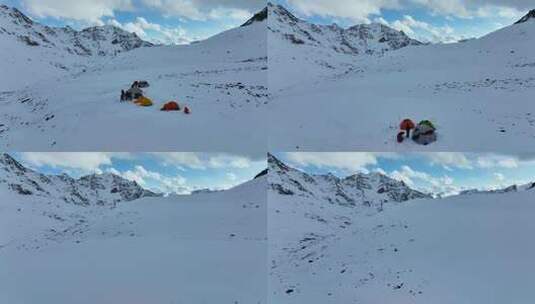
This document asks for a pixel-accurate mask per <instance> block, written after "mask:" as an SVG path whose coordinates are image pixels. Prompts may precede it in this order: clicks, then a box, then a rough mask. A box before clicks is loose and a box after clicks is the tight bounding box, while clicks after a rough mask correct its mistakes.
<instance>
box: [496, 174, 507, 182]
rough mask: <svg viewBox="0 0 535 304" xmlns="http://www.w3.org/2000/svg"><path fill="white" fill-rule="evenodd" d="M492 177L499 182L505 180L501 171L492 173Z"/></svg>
mask: <svg viewBox="0 0 535 304" xmlns="http://www.w3.org/2000/svg"><path fill="white" fill-rule="evenodd" d="M494 179H496V181H498V182H500V183H501V182H503V181H505V176H504V175H503V174H501V173H494Z"/></svg>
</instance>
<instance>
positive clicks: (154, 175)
mask: <svg viewBox="0 0 535 304" xmlns="http://www.w3.org/2000/svg"><path fill="white" fill-rule="evenodd" d="M108 171H109V172H110V173H114V174H116V175H119V176H122V177H124V178H126V179H128V180H132V181H135V182H137V183H138V184H139V185H140V186H142V187H145V188H150V189H152V190H155V191H157V192H160V193H177V194H188V193H190V192H191V191H192V190H193V188H192V187H190V186H188V185H187V180H186V179H185V178H184V177H182V176H180V175H175V176H165V175H162V174H160V173H158V172H154V171H149V170H147V169H145V168H144V167H143V166H140V165H138V166H135V168H134V169H133V170H128V171H125V172H122V173H121V172H119V171H118V170H116V169H114V168H111V169H110V170H108Z"/></svg>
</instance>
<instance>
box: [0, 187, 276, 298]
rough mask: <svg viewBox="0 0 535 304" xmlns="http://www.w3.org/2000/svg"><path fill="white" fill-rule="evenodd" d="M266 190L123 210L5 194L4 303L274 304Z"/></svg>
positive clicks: (0, 222)
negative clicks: (271, 300) (269, 293)
mask: <svg viewBox="0 0 535 304" xmlns="http://www.w3.org/2000/svg"><path fill="white" fill-rule="evenodd" d="M92 181H96V180H95V179H94V178H89V179H88V180H86V181H85V182H86V183H91V182H92ZM266 183H267V180H266V177H263V178H259V179H255V180H253V181H250V182H247V183H245V184H242V185H240V186H238V187H235V188H233V189H230V190H226V191H220V192H214V193H205V194H197V195H188V196H178V195H172V196H169V197H165V198H164V197H144V198H140V199H137V200H135V201H131V202H128V203H121V204H117V206H116V208H102V207H98V206H85V207H84V206H80V205H75V204H66V203H65V202H64V201H62V200H58V199H53V198H49V197H41V196H35V195H19V194H17V193H15V192H13V191H11V190H7V188H6V187H0V268H1V269H2V270H3V271H2V272H1V273H0V285H1V286H2V292H1V293H0V302H2V303H4V302H5V303H13V304H23V303H34V302H39V303H44V304H63V303H73V302H76V303H81V304H85V303H88V304H89V303H192V304H202V303H259V304H266V303H267V299H266V292H267V291H266V277H267V269H266V267H267V263H266V259H267V250H266V248H267V247H266V246H267V240H266V237H267V232H266V227H267V223H266V221H267V217H266V205H267V204H266ZM98 184H100V182H99V183H98ZM65 195H68V194H67V193H66V194H65ZM81 261H82V262H81ZM28 273H31V274H32V275H27V274H28ZM21 286H24V290H22V289H21V288H20V287H21ZM51 290H53V291H54V292H50V291H51ZM28 291H31V292H28ZM207 291H209V292H207Z"/></svg>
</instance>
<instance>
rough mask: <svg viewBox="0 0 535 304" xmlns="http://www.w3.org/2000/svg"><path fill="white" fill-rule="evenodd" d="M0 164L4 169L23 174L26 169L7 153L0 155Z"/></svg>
mask: <svg viewBox="0 0 535 304" xmlns="http://www.w3.org/2000/svg"><path fill="white" fill-rule="evenodd" d="M0 164H2V165H3V166H5V167H8V168H11V169H15V170H18V171H22V172H25V171H26V168H25V167H24V166H23V165H21V164H20V163H19V162H18V161H17V160H15V159H14V158H13V157H11V155H9V154H7V153H2V154H0Z"/></svg>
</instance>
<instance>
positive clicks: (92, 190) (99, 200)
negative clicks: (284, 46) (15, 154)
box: [0, 154, 160, 206]
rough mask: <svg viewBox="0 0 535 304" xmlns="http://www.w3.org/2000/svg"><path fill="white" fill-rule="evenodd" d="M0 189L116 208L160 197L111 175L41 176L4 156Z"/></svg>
mask: <svg viewBox="0 0 535 304" xmlns="http://www.w3.org/2000/svg"><path fill="white" fill-rule="evenodd" d="M0 187H2V188H4V190H8V191H12V192H14V193H16V194H19V195H23V196H34V197H36V198H40V199H51V200H60V201H63V202H65V203H69V204H74V205H81V206H116V204H117V203H120V202H127V201H133V200H136V199H140V198H143V197H157V196H160V195H159V194H156V193H154V192H152V191H149V190H146V189H143V188H142V187H141V186H139V185H138V184H137V183H136V182H135V181H129V180H126V179H124V178H122V177H120V176H117V175H114V174H102V175H97V174H93V175H87V176H83V177H81V178H79V179H74V178H72V177H70V176H68V175H66V174H62V175H45V174H42V173H39V172H36V171H33V170H31V169H28V168H26V167H24V166H23V165H21V164H20V163H19V162H17V161H16V160H15V159H14V158H12V157H11V156H10V155H8V154H1V155H0ZM6 188H7V189H6Z"/></svg>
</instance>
